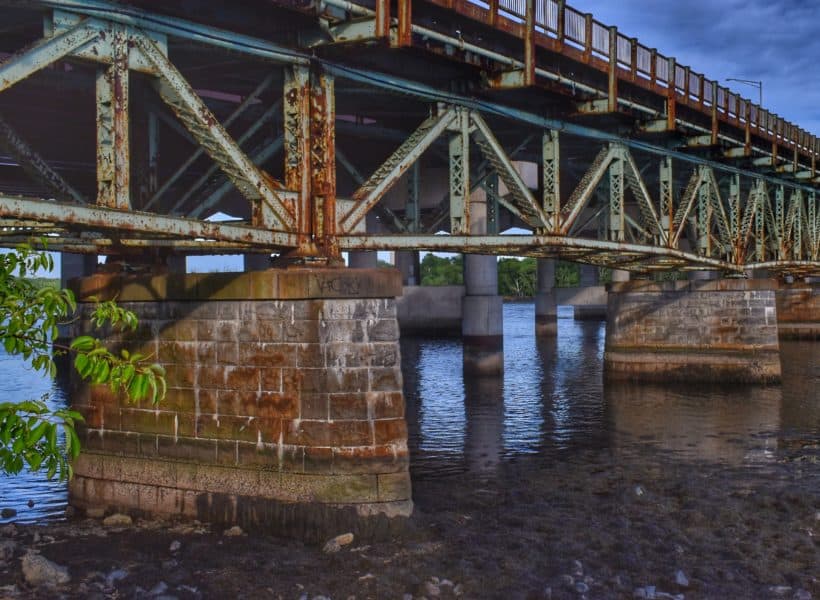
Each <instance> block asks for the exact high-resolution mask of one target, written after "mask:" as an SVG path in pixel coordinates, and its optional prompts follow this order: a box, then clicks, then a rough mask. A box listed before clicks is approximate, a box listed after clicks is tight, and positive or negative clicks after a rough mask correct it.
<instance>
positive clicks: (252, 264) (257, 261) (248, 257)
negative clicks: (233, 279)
mask: <svg viewBox="0 0 820 600" xmlns="http://www.w3.org/2000/svg"><path fill="white" fill-rule="evenodd" d="M242 258H243V261H244V267H243V268H244V270H245V272H247V271H264V270H265V269H270V266H271V262H270V255H269V254H244V255H243V256H242Z"/></svg>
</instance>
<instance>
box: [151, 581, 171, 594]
mask: <svg viewBox="0 0 820 600" xmlns="http://www.w3.org/2000/svg"><path fill="white" fill-rule="evenodd" d="M167 591H168V584H167V583H165V582H164V581H160V582H159V583H158V584H156V585H155V586H154V587H152V588H151V591H150V592H148V595H149V596H161V595H162V594H164V593H165V592H167Z"/></svg>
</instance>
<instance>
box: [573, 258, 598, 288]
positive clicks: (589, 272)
mask: <svg viewBox="0 0 820 600" xmlns="http://www.w3.org/2000/svg"><path fill="white" fill-rule="evenodd" d="M579 266H580V268H581V280H580V282H579V283H578V285H579V286H580V287H591V286H593V285H598V281H599V279H600V278H599V276H598V267H597V266H596V265H585V264H581V265H579Z"/></svg>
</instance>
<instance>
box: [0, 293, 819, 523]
mask: <svg viewBox="0 0 820 600" xmlns="http://www.w3.org/2000/svg"><path fill="white" fill-rule="evenodd" d="M533 322H534V306H533V304H531V303H510V304H505V306H504V358H505V374H504V377H503V379H486V380H470V379H469V378H468V379H466V380H465V378H464V377H463V376H462V352H461V343H460V341H459V340H458V339H424V338H408V339H405V340H403V341H402V346H401V351H402V367H403V373H404V388H405V395H406V399H407V421H408V429H409V435H410V439H409V445H410V451H411V456H412V463H411V468H412V474H413V479H414V481H416V480H418V481H423V480H425V479H441V478H445V479H446V478H447V477H448V476H451V475H454V474H459V475H465V474H466V476H467V477H469V476H470V474H474V475H476V476H478V477H481V478H485V477H486V476H487V475H488V474H492V473H493V472H494V471H496V470H497V469H499V468H503V465H504V464H505V463H506V462H509V461H515V460H516V459H517V458H519V457H523V456H528V455H529V456H530V457H531V458H532V459H534V460H536V461H544V462H545V463H554V462H555V461H562V460H566V461H572V460H575V459H576V456H577V455H578V453H579V451H581V450H584V449H609V450H611V451H613V452H616V453H617V454H618V456H619V457H622V458H623V460H629V458H628V457H630V456H640V457H641V458H640V460H646V457H647V456H654V459H656V460H662V459H677V460H683V461H689V462H699V461H703V462H707V463H711V464H725V465H731V466H741V467H745V468H749V469H757V468H760V467H763V466H765V465H767V464H771V463H774V462H776V460H777V456H778V455H777V449H778V447H783V446H788V445H789V444H793V443H801V444H809V445H810V444H820V343H814V342H782V345H781V352H782V363H783V369H784V382H783V384H782V385H781V386H770V387H732V386H681V385H667V386H664V385H648V384H641V385H636V384H623V383H619V384H613V383H609V382H608V383H607V384H606V385H604V383H603V380H602V373H601V371H602V360H603V351H604V334H605V324H604V322H602V321H575V320H573V318H572V309H571V308H569V307H562V308H561V309H560V311H559V320H558V337H557V339H553V340H536V339H535V336H534V335H533ZM0 373H2V378H0V393H1V394H2V397H3V399H4V400H11V401H17V400H23V399H25V398H36V397H40V396H42V395H44V394H49V397H50V400H49V401H50V402H51V403H52V404H53V405H63V404H64V403H65V398H66V393H65V391H64V389H63V388H62V387H61V386H60V384H59V383H57V382H52V381H50V380H48V379H46V378H43V377H41V376H39V375H38V374H36V373H33V372H31V370H30V369H28V368H27V367H26V366H25V365H24V364H23V362H22V361H21V360H20V359H19V358H16V357H10V356H8V355H7V354H5V352H4V351H2V350H1V349H0ZM647 449H651V450H653V452H650V453H647V452H646V450H647ZM29 501H32V502H33V503H34V505H33V506H29V504H30V502H29ZM65 502H66V493H65V486H64V485H63V484H61V483H60V482H58V481H51V482H50V481H47V480H45V479H44V478H43V477H42V476H40V475H37V474H35V475H31V474H22V475H20V476H17V477H14V478H7V479H6V480H5V481H3V486H2V489H0V507H2V508H13V509H15V510H17V511H18V515H17V516H16V517H15V520H18V521H25V522H32V521H37V520H42V519H53V518H58V517H59V516H60V515H62V513H63V510H64V508H65Z"/></svg>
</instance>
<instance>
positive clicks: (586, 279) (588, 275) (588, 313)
mask: <svg viewBox="0 0 820 600" xmlns="http://www.w3.org/2000/svg"><path fill="white" fill-rule="evenodd" d="M579 266H580V276H581V277H580V281H579V283H578V287H579V288H581V289H580V290H579V295H580V296H581V297H582V298H585V299H586V302H584V303H582V304H576V305H574V306H573V308H572V311H573V317H574V318H575V319H576V320H578V321H602V320H603V319H605V318H606V304H604V300H603V290H602V289H601V290H600V293H599V294H596V293H595V291H594V290H586V291H584V290H583V288H597V287H599V286H600V283H601V277H600V271H599V269H598V267H597V266H596V265H585V264H581V265H579ZM596 295H598V296H599V297H600V298H601V299H600V300H598V301H597V302H596V301H595V300H594V297H595V296H596Z"/></svg>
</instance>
